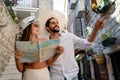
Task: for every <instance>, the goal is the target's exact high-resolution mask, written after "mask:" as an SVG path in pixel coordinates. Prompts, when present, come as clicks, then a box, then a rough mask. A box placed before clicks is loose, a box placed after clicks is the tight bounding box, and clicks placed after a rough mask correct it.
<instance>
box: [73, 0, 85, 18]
mask: <svg viewBox="0 0 120 80" xmlns="http://www.w3.org/2000/svg"><path fill="white" fill-rule="evenodd" d="M75 11H76V12H75V13H76V17H77V18H80V17H82V15H83V13H84V12H85V0H79V1H78V3H77V5H76V10H75Z"/></svg>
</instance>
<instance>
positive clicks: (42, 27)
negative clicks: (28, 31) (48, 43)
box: [39, 10, 66, 37]
mask: <svg viewBox="0 0 120 80" xmlns="http://www.w3.org/2000/svg"><path fill="white" fill-rule="evenodd" d="M51 17H54V18H56V19H57V20H58V22H59V27H60V30H63V29H64V27H65V23H66V21H65V15H64V14H63V13H61V12H59V11H55V10H47V11H41V12H40V17H39V21H40V37H48V36H49V33H48V32H47V31H46V30H45V23H46V21H47V20H48V19H49V18H51Z"/></svg>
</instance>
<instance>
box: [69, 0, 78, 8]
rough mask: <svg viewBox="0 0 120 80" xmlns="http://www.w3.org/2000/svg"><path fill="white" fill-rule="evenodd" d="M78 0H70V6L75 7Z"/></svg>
mask: <svg viewBox="0 0 120 80" xmlns="http://www.w3.org/2000/svg"><path fill="white" fill-rule="evenodd" d="M76 2H77V0H70V8H71V9H75V6H76Z"/></svg>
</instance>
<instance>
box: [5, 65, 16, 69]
mask: <svg viewBox="0 0 120 80" xmlns="http://www.w3.org/2000/svg"><path fill="white" fill-rule="evenodd" d="M7 69H11V70H13V69H17V68H16V65H13V66H12V65H10V66H6V67H5V70H7Z"/></svg>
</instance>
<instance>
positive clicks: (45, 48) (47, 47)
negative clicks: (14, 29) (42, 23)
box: [16, 39, 60, 62]
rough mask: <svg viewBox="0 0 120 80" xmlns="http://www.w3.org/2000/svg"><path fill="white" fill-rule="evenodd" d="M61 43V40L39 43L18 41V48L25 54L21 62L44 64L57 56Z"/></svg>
mask: <svg viewBox="0 0 120 80" xmlns="http://www.w3.org/2000/svg"><path fill="white" fill-rule="evenodd" d="M59 42H60V40H59V39H54V40H48V41H45V42H38V43H35V42H32V41H16V48H17V49H20V50H21V51H22V52H23V53H24V55H23V56H22V57H21V59H20V60H21V62H42V61H45V60H47V59H49V58H51V57H53V56H54V55H55V53H56V47H57V46H58V45H59Z"/></svg>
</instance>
